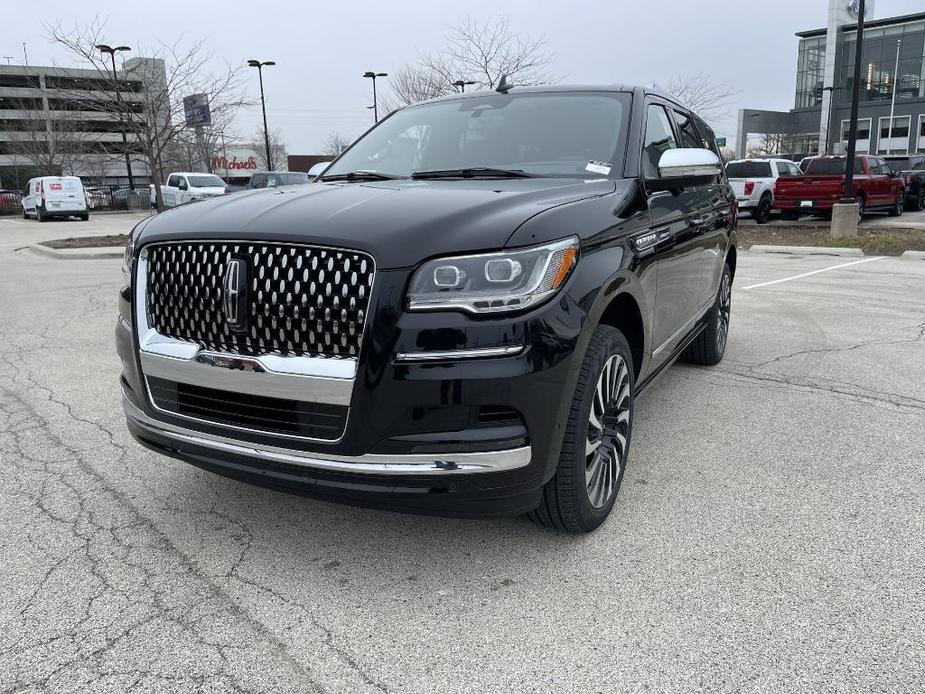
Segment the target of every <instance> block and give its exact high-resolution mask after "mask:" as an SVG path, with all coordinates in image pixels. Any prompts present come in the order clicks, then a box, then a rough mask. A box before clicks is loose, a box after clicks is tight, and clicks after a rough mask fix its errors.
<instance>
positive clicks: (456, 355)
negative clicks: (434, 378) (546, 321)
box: [395, 345, 524, 363]
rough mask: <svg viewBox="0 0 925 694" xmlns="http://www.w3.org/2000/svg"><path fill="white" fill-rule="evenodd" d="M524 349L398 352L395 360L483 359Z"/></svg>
mask: <svg viewBox="0 0 925 694" xmlns="http://www.w3.org/2000/svg"><path fill="white" fill-rule="evenodd" d="M523 351H524V346H523V345H518V346H516V347H477V348H475V349H456V350H449V351H446V352H399V353H398V354H396V355H395V361H396V362H405V363H407V362H416V361H454V360H456V359H485V358H487V357H513V356H514V355H515V354H520V353H521V352H523Z"/></svg>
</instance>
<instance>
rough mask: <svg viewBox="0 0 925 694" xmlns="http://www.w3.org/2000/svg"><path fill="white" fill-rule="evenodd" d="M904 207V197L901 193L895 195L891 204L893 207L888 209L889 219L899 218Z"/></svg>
mask: <svg viewBox="0 0 925 694" xmlns="http://www.w3.org/2000/svg"><path fill="white" fill-rule="evenodd" d="M905 207H906V195H905V193H903V191H899V192H898V193H897V194H896V202H894V203H893V206H892V207H891V208H890V216H891V217H901V216H902V213H903V210H904V209H905Z"/></svg>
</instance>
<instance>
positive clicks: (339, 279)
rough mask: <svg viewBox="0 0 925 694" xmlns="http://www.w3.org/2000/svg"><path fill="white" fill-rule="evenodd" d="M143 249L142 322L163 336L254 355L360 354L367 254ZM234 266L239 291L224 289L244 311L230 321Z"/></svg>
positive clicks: (295, 248) (225, 245)
mask: <svg viewBox="0 0 925 694" xmlns="http://www.w3.org/2000/svg"><path fill="white" fill-rule="evenodd" d="M147 252H148V280H147V281H148V283H147V288H146V302H147V308H146V310H147V314H148V323H149V324H150V325H151V327H153V328H154V329H155V330H157V332H158V333H160V334H161V335H165V336H167V337H172V338H176V339H178V340H187V341H190V342H196V343H198V344H200V345H201V346H202V347H204V348H206V349H210V350H216V351H222V352H231V353H235V354H245V355H252V356H253V355H258V354H268V353H278V354H284V355H296V356H302V355H323V356H334V357H352V356H357V355H358V354H359V352H360V343H361V341H362V337H363V326H364V324H365V321H366V315H367V312H368V310H369V295H370V291H371V289H372V286H373V280H374V277H375V270H374V264H373V260H372V258H371V257H370V256H369V255H367V254H365V253H361V252H358V251H347V250H338V249H330V248H320V247H317V246H301V245H291V244H276V243H249V242H243V243H235V242H216V243H208V242H190V243H169V244H157V245H153V246H150V247H149V248H148V249H147ZM232 261H240V262H239V264H238V266H240V265H243V266H244V267H245V272H246V275H244V277H245V281H244V282H243V283H242V284H241V286H240V287H237V284H236V283H228V285H227V286H235V287H236V288H237V289H238V294H237V295H236V296H235V301H237V300H238V299H239V298H240V304H239V305H240V307H241V309H242V310H241V311H240V312H239V311H235V315H234V316H233V318H234V319H235V320H231V321H229V316H228V311H229V308H228V307H229V306H232V305H236V304H234V303H233V302H231V301H226V300H225V296H224V295H225V292H226V271H227V269H228V268H229V264H230V263H232ZM232 267H237V266H234V265H233V266H232ZM229 279H230V278H229ZM242 290H243V292H242ZM241 313H243V316H242V315H240V314H241Z"/></svg>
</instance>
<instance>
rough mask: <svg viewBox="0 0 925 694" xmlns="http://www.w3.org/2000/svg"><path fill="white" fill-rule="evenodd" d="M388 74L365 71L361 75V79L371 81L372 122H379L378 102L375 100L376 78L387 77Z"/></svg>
mask: <svg viewBox="0 0 925 694" xmlns="http://www.w3.org/2000/svg"><path fill="white" fill-rule="evenodd" d="M388 76H389V73H387V72H374V71H372V70H367V71H366V72H364V73H363V77H369V78H370V79H372V81H373V122H374V123H378V122H379V101H378V100H377V98H376V78H377V77H388Z"/></svg>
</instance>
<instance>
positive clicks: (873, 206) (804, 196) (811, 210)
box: [774, 154, 905, 219]
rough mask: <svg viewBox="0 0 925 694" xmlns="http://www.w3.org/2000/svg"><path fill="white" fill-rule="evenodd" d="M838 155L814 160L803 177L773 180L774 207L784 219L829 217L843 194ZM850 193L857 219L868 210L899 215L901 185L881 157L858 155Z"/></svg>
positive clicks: (841, 164)
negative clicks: (802, 215) (856, 210)
mask: <svg viewBox="0 0 925 694" xmlns="http://www.w3.org/2000/svg"><path fill="white" fill-rule="evenodd" d="M846 162H847V159H846V158H845V157H842V156H838V157H833V156H825V157H816V158H814V159H813V160H812V161H810V162H809V166H808V167H807V169H806V173H805V174H804V175H803V176H789V177H787V178H779V179H777V183H776V184H775V186H774V207H775V208H776V209H778V210H781V212H782V214H783V216H784V219H799V217H800V215H801V214H831V212H832V207H833V206H834V205H835V203H836V202H838V201H839V200H840V199H841V198H842V196H843V195H844V192H845V165H846ZM852 194H853V196H854V197H855V198H856V199H857V201H858V218H859V219H863V218H864V215H865V214H866V213H867V212H870V211H871V210H886V211H888V212H889V213H890V215H892V216H894V217H898V216H899V215H901V214H902V213H903V205H904V202H905V185H904V184H903V181H902V179H901V178H900V177H899V176H898V174H895V173H894V172H893V170H892V169H891V168H890V165H889V164H887V163H886V162H885V161H884V160H883V159H882V158H881V157H874V156H869V155H866V154H861V155H858V156H857V158H856V159H855V160H854V185H853V188H852Z"/></svg>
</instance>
